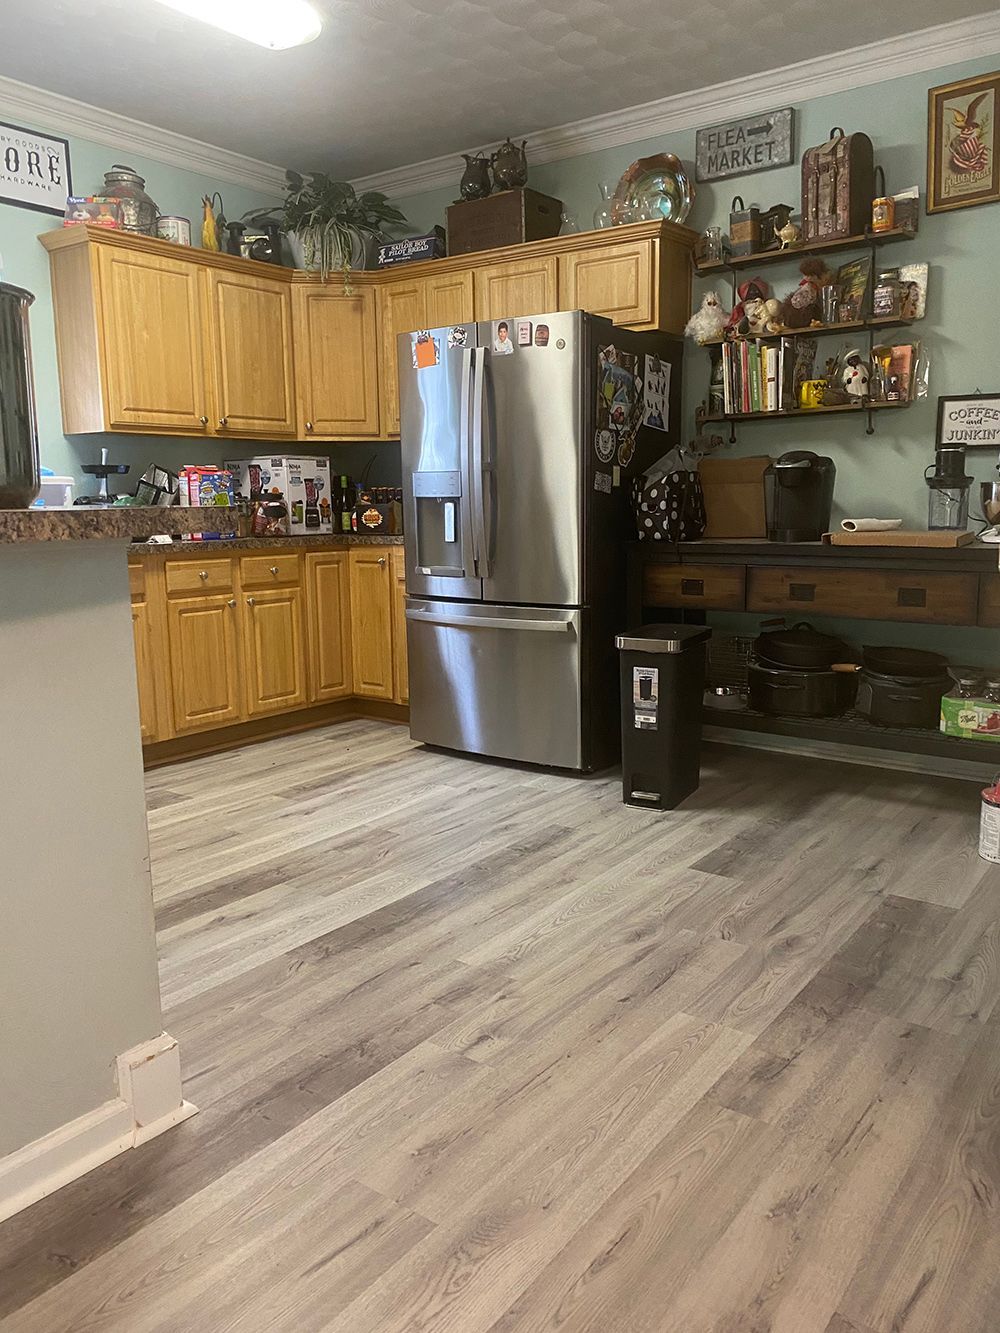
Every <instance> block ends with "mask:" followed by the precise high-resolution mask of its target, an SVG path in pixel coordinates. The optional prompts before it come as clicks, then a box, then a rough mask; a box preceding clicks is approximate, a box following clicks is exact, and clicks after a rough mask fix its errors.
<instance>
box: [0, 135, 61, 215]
mask: <svg viewBox="0 0 1000 1333" xmlns="http://www.w3.org/2000/svg"><path fill="white" fill-rule="evenodd" d="M72 193H73V190H72V185H71V182H70V175H69V144H68V143H67V142H66V140H65V139H57V138H54V137H53V136H52V135H51V134H40V133H39V132H38V131H37V130H26V129H24V127H23V126H21V125H7V124H6V123H4V122H3V121H0V204H14V205H15V206H16V207H17V208H33V209H35V210H36V212H39V213H55V214H57V215H58V216H59V217H62V216H63V214H64V213H65V211H66V196H67V195H68V194H72Z"/></svg>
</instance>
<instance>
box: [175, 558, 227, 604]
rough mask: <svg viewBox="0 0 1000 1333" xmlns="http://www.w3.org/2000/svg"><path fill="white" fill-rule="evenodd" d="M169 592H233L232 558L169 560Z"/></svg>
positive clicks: (188, 593) (189, 593)
mask: <svg viewBox="0 0 1000 1333" xmlns="http://www.w3.org/2000/svg"><path fill="white" fill-rule="evenodd" d="M164 572H165V574H166V579H167V592H168V593H174V594H176V593H185V594H187V595H188V596H190V595H191V594H192V593H198V592H231V591H232V587H233V562H232V560H219V559H216V560H200V559H198V558H197V557H195V558H189V559H187V560H168V561H167V562H166V565H165V570H164Z"/></svg>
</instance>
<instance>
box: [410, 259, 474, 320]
mask: <svg viewBox="0 0 1000 1333" xmlns="http://www.w3.org/2000/svg"><path fill="white" fill-rule="evenodd" d="M423 287H424V301H425V313H426V315H427V323H426V324H425V326H424V327H425V328H428V329H441V328H445V327H446V326H447V325H449V324H471V323H472V322H473V320H474V319H475V309H476V307H475V294H474V292H473V281H472V270H471V269H465V270H464V271H462V272H459V273H442V274H440V275H438V274H435V275H434V276H433V277H429V278H424V280H423Z"/></svg>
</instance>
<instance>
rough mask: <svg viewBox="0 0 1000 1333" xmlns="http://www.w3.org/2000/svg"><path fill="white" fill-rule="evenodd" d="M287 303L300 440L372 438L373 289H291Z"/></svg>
mask: <svg viewBox="0 0 1000 1333" xmlns="http://www.w3.org/2000/svg"><path fill="white" fill-rule="evenodd" d="M292 303H293V309H294V312H295V371H296V379H297V383H298V398H299V427H300V432H299V434H300V438H302V439H338V438H339V439H348V440H358V439H362V438H363V437H365V436H375V437H376V438H377V437H378V428H379V415H378V371H377V358H376V350H375V290H374V288H372V287H362V288H361V290H360V291H356V292H355V294H354V295H353V296H345V295H344V293H343V290H342V289H338V287H337V286H336V285H334V287H333V290H331V289H330V288H329V287H319V286H317V287H302V286H297V287H296V288H295V289H294V291H293V294H292Z"/></svg>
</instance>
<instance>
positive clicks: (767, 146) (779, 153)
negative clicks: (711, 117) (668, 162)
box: [694, 106, 794, 181]
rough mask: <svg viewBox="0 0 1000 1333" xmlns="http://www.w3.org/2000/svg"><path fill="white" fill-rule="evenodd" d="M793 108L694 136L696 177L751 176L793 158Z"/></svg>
mask: <svg viewBox="0 0 1000 1333" xmlns="http://www.w3.org/2000/svg"><path fill="white" fill-rule="evenodd" d="M793 151H794V144H793V142H792V108H791V107H790V106H786V107H783V108H782V109H781V110H780V111H765V112H764V113H763V114H762V115H759V116H744V117H743V119H742V120H730V121H727V122H726V123H725V124H724V125H712V126H710V127H709V128H708V129H706V130H699V131H698V133H697V135H696V136H695V177H694V178H695V180H697V181H721V180H725V179H726V177H727V176H749V175H750V174H751V173H752V172H754V171H767V170H768V168H769V167H787V166H788V164H789V163H790V162H791V161H792V156H793Z"/></svg>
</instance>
